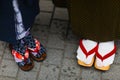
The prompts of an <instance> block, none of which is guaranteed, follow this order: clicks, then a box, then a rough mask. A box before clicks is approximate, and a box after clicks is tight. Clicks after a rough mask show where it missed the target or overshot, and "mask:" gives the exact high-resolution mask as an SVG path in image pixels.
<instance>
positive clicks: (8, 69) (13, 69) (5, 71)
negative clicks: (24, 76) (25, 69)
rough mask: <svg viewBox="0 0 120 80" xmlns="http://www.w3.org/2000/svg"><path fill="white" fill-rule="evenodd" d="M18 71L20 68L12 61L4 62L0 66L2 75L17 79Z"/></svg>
mask: <svg viewBox="0 0 120 80" xmlns="http://www.w3.org/2000/svg"><path fill="white" fill-rule="evenodd" d="M17 71H18V66H17V64H16V63H15V62H14V61H11V60H4V59H3V60H2V64H1V65H0V75H2V76H9V77H16V75H17Z"/></svg>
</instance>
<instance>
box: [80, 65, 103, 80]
mask: <svg viewBox="0 0 120 80" xmlns="http://www.w3.org/2000/svg"><path fill="white" fill-rule="evenodd" d="M81 80H101V72H100V71H98V70H95V69H94V68H92V67H91V68H84V67H82V73H81Z"/></svg>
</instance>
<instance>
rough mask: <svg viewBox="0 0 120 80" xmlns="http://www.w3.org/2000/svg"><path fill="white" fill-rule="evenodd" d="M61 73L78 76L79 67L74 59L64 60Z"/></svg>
mask: <svg viewBox="0 0 120 80" xmlns="http://www.w3.org/2000/svg"><path fill="white" fill-rule="evenodd" d="M61 73H62V74H63V75H70V76H80V66H78V65H77V61H76V60H74V59H64V60H63V64H62V69H61Z"/></svg>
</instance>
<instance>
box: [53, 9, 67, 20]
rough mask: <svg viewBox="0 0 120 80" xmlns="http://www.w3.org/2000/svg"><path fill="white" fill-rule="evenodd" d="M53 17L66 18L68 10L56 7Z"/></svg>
mask: <svg viewBox="0 0 120 80" xmlns="http://www.w3.org/2000/svg"><path fill="white" fill-rule="evenodd" d="M54 18H57V19H63V20H68V10H67V8H58V7H56V10H55V14H54Z"/></svg>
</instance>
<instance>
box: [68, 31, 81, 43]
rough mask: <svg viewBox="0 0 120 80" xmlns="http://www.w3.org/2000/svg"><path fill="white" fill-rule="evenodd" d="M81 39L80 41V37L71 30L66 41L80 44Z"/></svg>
mask: <svg viewBox="0 0 120 80" xmlns="http://www.w3.org/2000/svg"><path fill="white" fill-rule="evenodd" d="M79 39H80V37H79V36H77V35H75V34H74V33H73V31H72V30H71V29H70V30H69V32H68V36H67V39H66V41H67V42H70V43H77V44H79Z"/></svg>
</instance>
